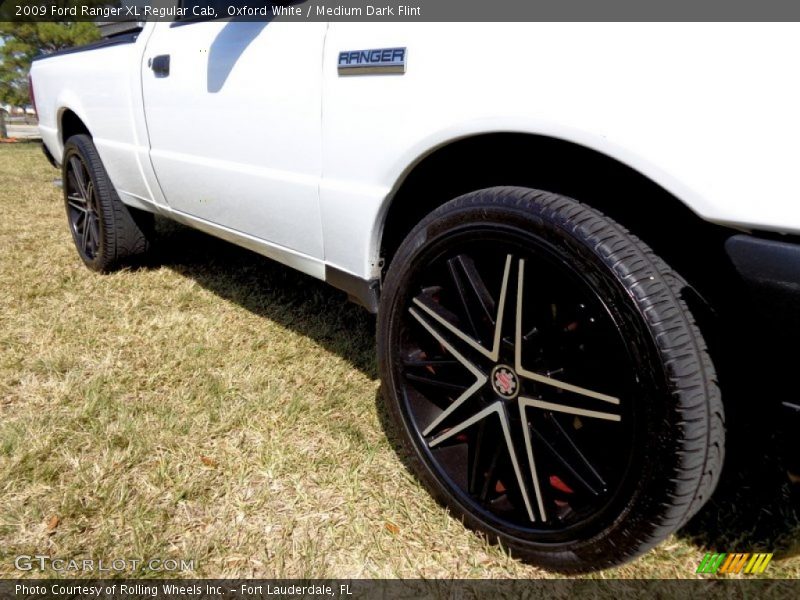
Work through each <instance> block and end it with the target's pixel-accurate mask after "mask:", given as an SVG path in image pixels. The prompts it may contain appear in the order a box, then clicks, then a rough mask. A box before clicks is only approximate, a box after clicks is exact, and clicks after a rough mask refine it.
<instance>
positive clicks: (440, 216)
mask: <svg viewBox="0 0 800 600" xmlns="http://www.w3.org/2000/svg"><path fill="white" fill-rule="evenodd" d="M681 286H682V280H681V279H680V278H679V277H678V276H677V275H676V274H675V273H674V272H672V271H671V270H670V269H669V267H667V266H666V264H664V262H663V261H661V260H660V259H659V258H658V257H656V256H655V255H654V254H653V253H652V251H651V250H650V249H649V248H647V247H646V246H645V245H644V244H643V243H642V242H641V241H639V240H638V239H636V238H635V237H634V236H632V235H631V234H630V233H628V232H627V231H626V230H624V229H623V228H622V227H620V226H619V225H617V224H616V223H614V222H613V221H612V220H610V219H608V218H606V217H604V216H603V215H601V214H599V213H597V212H596V211H594V210H592V209H590V208H588V207H586V206H584V205H582V204H580V203H578V202H576V201H575V200H572V199H570V198H565V197H562V196H557V195H554V194H550V193H546V192H541V191H537V190H530V189H523V188H492V189H488V190H482V191H478V192H474V193H471V194H467V195H465V196H462V197H460V198H457V199H455V200H453V201H451V202H449V203H447V204H445V205H443V206H442V207H441V208H439V209H437V210H436V211H434V212H433V213H432V214H431V215H429V216H428V217H427V218H425V219H424V220H423V221H422V222H421V223H420V224H419V225H418V226H417V227H416V228H415V229H414V230H413V231H412V232H411V233H410V234H409V236H408V237H407V238H406V240H405V241H404V242H403V244H402V245H401V247H400V249H399V250H398V252H397V254H396V255H395V257H394V259H393V261H392V264H391V266H390V268H389V271H388V273H387V275H386V280H385V286H384V291H383V295H382V299H381V305H380V310H379V314H378V319H379V323H378V354H379V367H380V372H381V380H382V388H383V393H384V396H385V400H386V402H387V404H388V408H389V414H390V415H391V418H392V419H393V420H394V422H395V424H396V426H397V428H398V430H399V431H400V432H402V438H403V440H404V443H405V444H406V445H407V449H408V451H409V454H410V455H411V456H412V460H411V463H412V468H413V470H414V471H415V474H416V475H417V476H418V478H419V479H420V480H421V481H422V482H423V484H424V485H426V487H427V488H428V489H429V490H430V491H431V492H432V493H433V495H434V496H435V497H436V498H437V499H438V500H440V501H441V502H442V503H444V504H445V505H446V506H447V507H449V509H450V510H451V511H452V512H453V513H454V514H455V515H456V516H457V517H460V518H462V519H463V520H464V522H465V524H467V525H468V526H470V527H472V528H475V529H477V530H479V531H481V532H483V533H485V534H486V535H487V536H488V537H489V538H490V539H491V540H493V541H497V542H500V543H502V544H503V545H504V546H506V547H507V548H509V549H510V551H511V552H512V554H514V555H516V556H518V557H520V558H522V559H524V560H527V561H529V562H532V563H534V564H537V565H539V566H542V567H545V568H549V569H554V570H559V571H562V572H582V571H590V570H596V569H601V568H606V567H610V566H613V565H616V564H620V563H623V562H625V561H627V560H629V559H631V558H632V557H635V556H636V555H638V554H640V553H642V552H644V551H646V550H647V549H649V548H651V547H653V546H654V545H656V544H657V543H659V542H660V541H662V540H663V539H664V538H666V537H667V536H668V535H669V534H670V533H672V532H674V531H675V530H676V529H677V528H678V527H680V526H681V525H682V524H683V523H685V522H686V521H687V520H688V519H689V518H690V517H691V516H692V515H693V514H694V513H695V512H696V511H697V510H698V509H699V508H700V507H701V506H702V504H703V503H704V502H705V501H706V500H707V499H708V497H709V495H710V494H711V492H712V491H713V488H714V486H715V485H716V481H717V478H718V476H719V472H720V469H721V464H722V459H723V446H724V427H723V411H722V405H721V402H720V397H719V391H718V388H717V385H716V382H715V375H714V369H713V366H712V364H711V360H710V358H709V356H708V354H707V351H706V345H705V342H704V340H703V338H702V335H701V334H700V331H699V330H698V329H697V327H696V326H695V324H694V319H693V318H692V315H691V313H690V311H689V309H688V308H687V306H686V304H685V303H684V302H683V301H682V300H681V298H680V291H681V290H680V288H681Z"/></svg>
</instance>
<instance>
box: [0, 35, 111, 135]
mask: <svg viewBox="0 0 800 600" xmlns="http://www.w3.org/2000/svg"><path fill="white" fill-rule="evenodd" d="M99 37H100V32H99V30H98V29H97V26H96V25H95V24H94V23H31V22H26V23H4V22H0V39H2V41H3V44H2V45H0V104H10V105H11V106H26V105H28V104H30V100H29V94H28V73H29V72H30V69H31V61H32V60H33V59H34V57H36V56H38V55H40V54H49V53H50V52H56V51H57V50H63V49H64V48H70V47H72V46H80V45H81V44H88V43H89V42H92V41H94V40H96V39H98V38H99ZM3 117H4V115H3V111H2V110H0V138H4V137H8V132H7V131H6V128H5V122H4V118H3Z"/></svg>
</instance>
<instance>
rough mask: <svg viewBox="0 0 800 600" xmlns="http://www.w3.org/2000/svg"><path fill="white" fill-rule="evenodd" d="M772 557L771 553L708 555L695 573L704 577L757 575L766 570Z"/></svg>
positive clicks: (722, 553)
mask: <svg viewBox="0 0 800 600" xmlns="http://www.w3.org/2000/svg"><path fill="white" fill-rule="evenodd" d="M772 556H773V554H772V553H769V554H765V553H756V554H749V553H738V554H730V553H726V552H721V553H719V554H711V553H709V554H706V555H705V556H704V557H703V560H702V561H700V566H699V567H697V571H695V572H696V573H703V574H706V575H738V574H739V573H745V574H747V575H757V574H759V573H763V572H764V571H766V570H767V565H768V564H769V561H771V560H772Z"/></svg>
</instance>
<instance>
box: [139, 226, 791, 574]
mask: <svg viewBox="0 0 800 600" xmlns="http://www.w3.org/2000/svg"><path fill="white" fill-rule="evenodd" d="M157 232H158V238H157V239H158V241H157V249H156V252H155V253H154V256H153V258H152V262H151V265H152V266H166V267H168V268H170V269H172V270H174V271H176V272H177V273H180V274H181V275H184V276H186V277H189V278H191V279H193V280H194V281H196V282H197V283H198V284H200V285H201V286H202V287H203V288H205V289H207V290H209V291H211V292H213V293H214V294H216V295H217V296H219V297H221V298H224V299H225V300H229V301H232V302H236V303H237V304H239V305H240V306H242V307H244V308H246V309H247V310H249V311H250V312H252V313H253V314H256V315H258V316H261V317H264V318H268V319H270V320H272V321H274V322H277V323H279V324H280V325H282V326H284V327H286V328H287V329H291V330H292V331H294V332H296V333H298V334H300V335H303V336H307V337H309V338H311V339H313V340H314V341H316V342H317V343H319V344H320V345H322V346H323V347H324V348H326V349H327V350H329V351H331V352H334V353H335V354H337V355H338V356H340V357H342V358H343V359H345V360H347V361H348V362H349V363H350V364H351V365H352V366H353V367H354V368H356V369H358V370H360V371H361V372H363V373H365V374H366V375H367V376H368V377H370V378H373V379H377V377H378V375H377V365H376V359H375V319H374V317H373V316H372V315H370V314H368V313H367V312H366V311H365V310H364V309H362V308H361V307H359V306H356V305H354V304H352V303H350V302H348V301H347V300H346V297H345V295H344V294H343V293H342V292H339V291H338V290H336V289H334V288H332V287H330V286H329V285H327V284H325V283H324V282H322V281H319V280H317V279H314V278H313V277H310V276H307V275H304V274H302V273H299V272H297V271H295V270H293V269H290V268H289V267H285V266H283V265H280V264H278V263H276V262H274V261H271V260H269V259H267V258H264V257H261V256H259V255H257V254H254V253H253V252H250V251H248V250H245V249H242V248H239V247H237V246H234V245H233V244H229V243H227V242H224V241H221V240H218V239H216V238H214V237H211V236H209V235H206V234H204V233H201V232H198V231H195V230H192V229H189V228H186V227H183V226H181V225H178V224H175V223H171V222H167V221H161V220H159V221H158V226H157ZM375 402H376V406H377V412H378V416H379V418H380V422H381V426H382V428H383V430H384V433H385V434H386V436H387V439H388V440H389V441H390V443H391V444H392V447H393V448H394V450H395V452H396V453H397V455H398V457H399V458H400V460H401V461H402V462H403V464H404V466H405V467H406V469H408V470H409V471H411V472H412V473H413V471H412V470H411V469H410V462H409V461H410V458H411V457H410V456H409V454H408V453H407V451H406V450H405V448H404V446H403V443H402V440H401V439H400V437H399V432H397V431H396V428H395V427H394V424H393V422H392V420H391V417H390V415H389V414H388V412H387V410H386V407H385V405H384V402H383V399H382V396H381V394H380V392H379V393H378V394H377V395H376V398H375ZM740 422H741V423H743V424H746V425H747V427H745V426H744V425H743V426H742V427H740V428H739V429H740V430H742V431H745V429H746V434H744V435H739V436H735V435H729V436H728V450H727V459H726V468H725V472H724V473H723V477H722V481H721V482H720V485H719V487H718V489H717V491H716V493H715V494H714V496H713V497H712V498H711V500H710V501H709V502H708V504H707V505H706V506H705V507H704V508H703V509H702V510H701V511H700V513H698V514H697V515H696V516H695V517H694V518H693V519H692V520H691V521H690V522H689V523H688V524H687V525H686V526H685V527H684V528H683V529H682V530H681V531H680V532H679V533H678V535H679V537H681V538H682V539H684V540H686V541H688V542H690V543H692V544H694V545H696V546H698V547H700V548H701V549H704V550H708V551H717V552H734V551H736V552H758V551H761V552H774V553H775V559H774V560H776V561H779V560H781V559H785V558H788V557H791V556H794V555H797V554H800V543H798V542H799V541H800V499H798V495H797V491H796V490H792V489H791V487H792V486H791V485H790V484H789V482H788V480H787V477H786V471H785V468H784V466H783V461H782V459H781V455H780V451H779V449H778V444H777V442H776V441H775V440H774V439H773V438H774V436H772V435H771V434H770V433H769V432H770V427H769V423H762V424H761V425H760V427H761V429H763V431H762V433H760V434H759V433H754V432H753V431H752V430H751V429H750V425H751V423H749V422H748V421H747V420H746V419H741V420H740ZM757 440H766V441H764V442H759V441H757ZM795 487H797V486H795Z"/></svg>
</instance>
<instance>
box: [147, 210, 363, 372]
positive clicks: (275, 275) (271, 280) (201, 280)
mask: <svg viewBox="0 0 800 600" xmlns="http://www.w3.org/2000/svg"><path fill="white" fill-rule="evenodd" d="M156 233H157V237H156V245H155V246H156V247H155V252H153V254H152V257H151V258H149V259H148V263H146V264H145V265H143V266H144V267H145V268H146V267H147V266H148V265H149V266H153V267H161V266H164V267H167V268H169V269H172V270H173V271H175V272H177V273H180V274H181V275H184V276H185V277H189V278H191V279H193V280H194V281H196V282H197V283H198V284H200V285H201V286H202V287H204V288H205V289H207V290H209V291H211V292H213V293H214V294H216V295H217V296H219V297H220V298H224V299H225V300H229V301H231V302H235V303H236V304H238V305H240V306H242V307H243V308H246V309H247V310H249V311H250V312H252V313H253V314H255V315H258V316H260V317H265V318H269V319H270V320H271V321H273V322H276V323H278V324H280V325H281V326H283V327H286V328H287V329H291V330H292V331H294V332H296V333H299V334H300V335H303V336H305V337H308V338H310V339H313V340H314V341H316V342H317V343H319V344H320V345H322V346H323V347H324V348H326V349H327V350H329V351H331V352H334V353H335V354H337V355H338V356H341V357H342V358H344V359H345V360H347V361H348V362H349V363H350V364H351V365H352V366H353V367H355V368H356V369H358V370H359V371H361V372H363V373H365V374H366V375H367V376H368V377H370V378H372V379H377V377H378V375H377V368H376V364H375V318H374V317H373V316H372V315H370V314H369V313H368V312H367V311H366V310H364V309H363V308H361V307H359V306H357V305H355V304H352V303H351V302H349V301H347V298H346V295H345V294H344V293H343V292H340V291H338V290H336V289H335V288H332V287H331V286H329V285H327V284H326V283H324V282H323V281H320V280H318V279H315V278H313V277H310V276H308V275H304V274H303V273H300V272H298V271H295V270H294V269H290V268H289V267H286V266H283V265H281V264H279V263H277V262H275V261H273V260H270V259H268V258H265V257H263V256H260V255H258V254H255V253H254V252H250V251H249V250H245V249H244V248H239V247H238V246H235V245H233V244H229V243H227V242H225V241H222V240H219V239H217V238H214V237H212V236H209V235H206V234H204V233H202V232H199V231H195V230H193V229H190V228H188V227H183V226H182V225H179V224H177V223H172V222H169V221H164V220H161V219H158V220H157V223H156Z"/></svg>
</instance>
